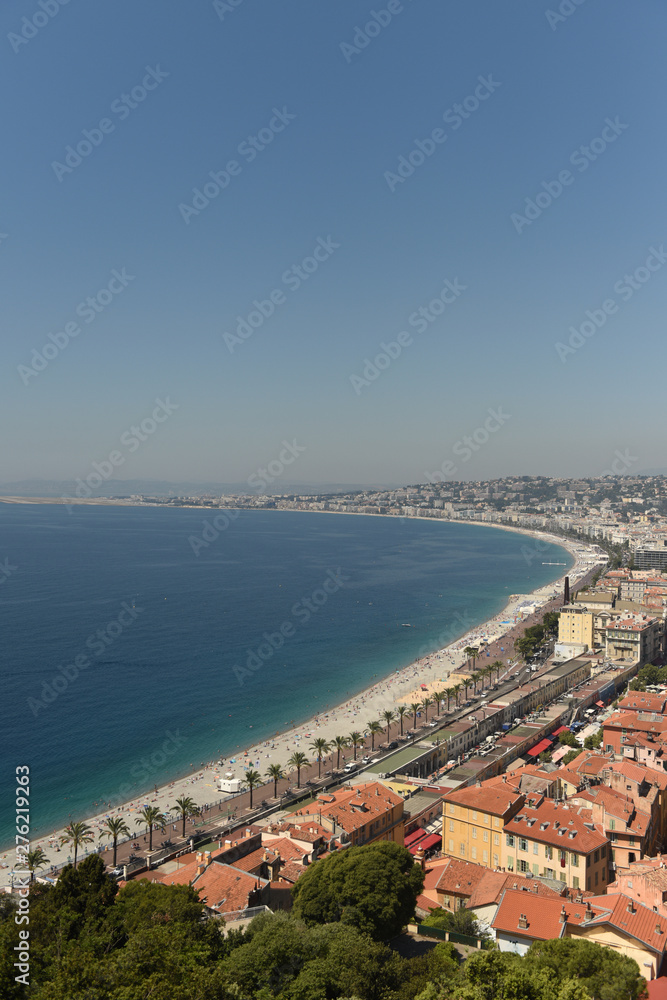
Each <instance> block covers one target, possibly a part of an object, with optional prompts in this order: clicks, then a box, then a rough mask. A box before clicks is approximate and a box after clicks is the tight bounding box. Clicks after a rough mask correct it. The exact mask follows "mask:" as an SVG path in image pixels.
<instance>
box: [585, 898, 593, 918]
mask: <svg viewBox="0 0 667 1000" xmlns="http://www.w3.org/2000/svg"><path fill="white" fill-rule="evenodd" d="M592 917H593V907H592V906H591V904H590V903H588V902H587V903H586V913H585V914H584V920H591V919H592Z"/></svg>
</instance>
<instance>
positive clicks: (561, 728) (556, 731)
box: [553, 726, 567, 736]
mask: <svg viewBox="0 0 667 1000" xmlns="http://www.w3.org/2000/svg"><path fill="white" fill-rule="evenodd" d="M566 732H567V726H559V727H558V729H554V732H553V735H554V736H560V734H561V733H566Z"/></svg>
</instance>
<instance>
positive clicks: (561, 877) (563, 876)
mask: <svg viewBox="0 0 667 1000" xmlns="http://www.w3.org/2000/svg"><path fill="white" fill-rule="evenodd" d="M560 880H561V882H564V881H565V872H561V873H560Z"/></svg>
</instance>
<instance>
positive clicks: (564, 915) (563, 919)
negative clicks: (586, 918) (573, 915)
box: [558, 906, 567, 924]
mask: <svg viewBox="0 0 667 1000" xmlns="http://www.w3.org/2000/svg"><path fill="white" fill-rule="evenodd" d="M558 919H559V922H560V923H561V924H564V923H565V922H566V921H567V913H566V912H565V907H564V906H561V908H560V917H559V918H558Z"/></svg>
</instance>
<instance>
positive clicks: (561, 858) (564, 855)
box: [558, 851, 567, 868]
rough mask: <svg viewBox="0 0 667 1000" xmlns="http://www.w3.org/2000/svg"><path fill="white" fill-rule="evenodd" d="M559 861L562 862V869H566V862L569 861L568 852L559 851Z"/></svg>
mask: <svg viewBox="0 0 667 1000" xmlns="http://www.w3.org/2000/svg"><path fill="white" fill-rule="evenodd" d="M558 860H559V861H560V866H561V868H564V867H565V862H566V861H567V851H559V852H558Z"/></svg>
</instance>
